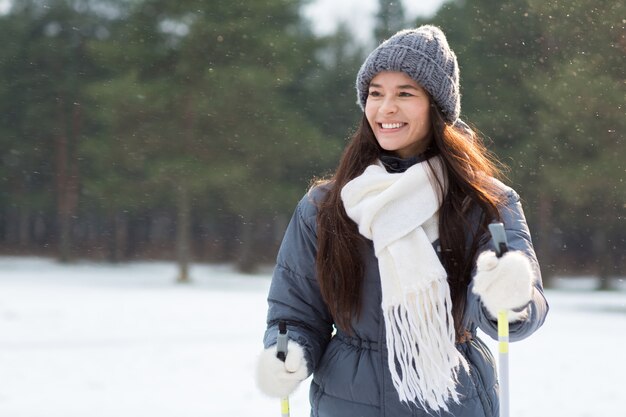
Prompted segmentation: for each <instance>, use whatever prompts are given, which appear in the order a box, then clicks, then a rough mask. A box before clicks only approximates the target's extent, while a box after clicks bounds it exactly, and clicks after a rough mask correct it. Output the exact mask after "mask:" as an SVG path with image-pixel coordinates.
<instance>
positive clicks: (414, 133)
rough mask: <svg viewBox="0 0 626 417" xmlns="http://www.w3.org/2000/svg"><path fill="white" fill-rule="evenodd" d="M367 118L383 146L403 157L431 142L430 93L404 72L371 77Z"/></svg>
mask: <svg viewBox="0 0 626 417" xmlns="http://www.w3.org/2000/svg"><path fill="white" fill-rule="evenodd" d="M365 117H367V121H368V122H369V124H370V127H371V128H372V131H373V132H374V135H375V136H376V140H377V141H378V144H379V145H380V147H381V148H383V149H384V150H386V151H390V152H393V153H395V154H396V155H398V156H399V157H401V158H408V157H411V156H415V155H418V154H420V153H422V152H424V151H425V150H426V148H428V145H429V144H430V141H431V132H430V99H429V97H428V93H426V90H424V89H423V88H422V87H421V86H420V85H419V84H417V83H416V82H415V81H413V79H411V77H409V76H408V75H406V74H405V73H403V72H396V71H384V72H381V73H379V74H377V75H376V76H375V77H374V78H373V79H372V81H371V82H370V86H369V93H368V96H367V102H366V103H365Z"/></svg>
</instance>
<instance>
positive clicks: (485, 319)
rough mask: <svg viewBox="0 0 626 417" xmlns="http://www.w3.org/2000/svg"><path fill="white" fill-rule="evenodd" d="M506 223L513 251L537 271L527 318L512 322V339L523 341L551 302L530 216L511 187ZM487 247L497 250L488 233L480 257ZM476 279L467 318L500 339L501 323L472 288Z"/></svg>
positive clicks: (504, 216)
mask: <svg viewBox="0 0 626 417" xmlns="http://www.w3.org/2000/svg"><path fill="white" fill-rule="evenodd" d="M500 216H501V218H502V223H504V229H505V232H506V237H507V240H508V247H509V250H511V251H521V252H523V253H524V254H526V256H528V258H529V259H530V262H531V265H532V270H533V273H534V274H535V277H534V278H535V280H534V282H535V285H534V288H533V294H532V299H531V301H530V303H529V304H528V305H527V306H526V307H525V310H526V311H524V313H526V314H524V315H523V317H524V318H523V319H521V320H519V321H515V322H512V323H510V324H509V337H510V340H511V341H512V342H514V341H517V340H522V339H524V338H526V337H528V336H530V335H531V334H533V333H534V332H535V331H536V330H537V329H538V328H539V327H541V325H542V324H543V322H544V321H545V319H546V315H547V314H548V303H547V301H546V298H545V296H544V293H543V284H542V281H541V271H540V269H539V263H538V262H537V256H536V254H535V250H534V249H533V244H532V240H531V237H530V231H529V230H528V225H527V224H526V218H525V216H524V212H523V210H522V205H521V203H520V197H519V195H518V194H517V193H516V192H515V191H514V190H512V189H508V192H507V198H506V204H505V205H504V207H503V208H502V209H501V210H500ZM486 250H495V248H494V245H493V242H492V241H491V239H490V236H486V237H485V239H484V241H483V242H482V244H481V245H480V247H479V249H478V251H477V253H476V256H478V255H479V254H480V253H482V252H483V251H486ZM475 275H476V263H475V262H474V270H473V271H472V278H473V277H474V276H475ZM472 288H473V280H472V282H471V283H470V285H469V288H468V291H467V305H466V317H468V318H469V320H470V321H471V322H473V323H474V324H475V325H477V326H478V327H480V329H481V330H482V331H483V332H485V333H486V334H487V335H489V336H490V337H492V338H493V339H497V338H498V323H497V320H495V319H494V318H493V317H491V316H490V314H489V313H487V311H486V310H485V308H484V307H483V305H482V303H481V301H480V297H479V296H477V295H476V294H474V292H473V291H472Z"/></svg>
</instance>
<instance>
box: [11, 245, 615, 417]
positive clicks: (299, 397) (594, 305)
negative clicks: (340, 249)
mask: <svg viewBox="0 0 626 417" xmlns="http://www.w3.org/2000/svg"><path fill="white" fill-rule="evenodd" d="M192 274H193V277H194V282H193V283H192V284H190V285H177V284H175V283H174V277H175V276H176V270H175V266H174V265H173V264H170V263H132V264H124V265H117V266H116V265H107V264H94V263H79V264H76V265H72V266H66V265H60V264H57V263H55V262H54V261H51V260H48V259H41V258H8V257H4V258H0V416H2V417H87V416H88V417H104V416H106V417H126V416H128V417H131V416H132V417H136V416H150V417H173V416H185V417H194V416H198V417H200V416H203V417H207V416H216V417H217V416H228V417H244V416H245V417H248V416H255V417H264V416H268V417H269V416H279V415H280V407H279V402H278V401H276V400H273V399H269V398H265V397H263V395H262V394H260V393H259V392H258V391H257V389H256V387H255V385H254V381H253V377H252V375H253V368H254V363H255V358H256V355H257V353H258V352H259V351H260V349H261V338H262V334H263V331H264V326H265V307H266V304H265V295H266V292H267V289H268V287H269V276H268V275H259V276H243V275H239V274H237V273H235V272H233V271H232V269H231V268H230V267H228V266H215V265H213V266H209V265H202V266H195V267H194V268H193V269H192ZM547 295H548V298H549V301H550V304H551V311H550V314H549V316H548V320H547V322H546V324H545V325H544V327H543V328H542V329H541V330H539V332H537V333H536V334H535V335H533V336H532V337H531V338H529V339H527V340H525V341H522V342H518V343H515V344H512V345H511V357H510V362H511V363H510V366H511V384H512V386H511V390H512V394H511V409H512V413H511V415H512V417H544V416H545V417H618V416H624V415H625V414H624V413H625V411H624V410H625V405H626V402H625V401H624V389H625V388H626V382H624V375H626V358H625V356H624V354H623V352H624V346H626V291H615V292H608V293H596V292H585V291H580V290H577V291H575V290H560V291H557V290H551V291H548V293H547ZM491 347H492V349H494V351H495V342H491ZM305 385H308V383H305ZM291 415H292V416H294V417H299V416H308V415H309V411H308V398H307V389H306V388H305V387H301V388H300V389H299V390H298V391H297V392H296V393H295V394H294V395H293V396H292V398H291Z"/></svg>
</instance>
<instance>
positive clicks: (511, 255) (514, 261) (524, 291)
mask: <svg viewBox="0 0 626 417" xmlns="http://www.w3.org/2000/svg"><path fill="white" fill-rule="evenodd" d="M476 267H477V268H476V269H477V272H476V276H475V277H474V288H473V292H474V293H475V294H477V295H478V296H480V300H481V301H482V303H483V305H484V306H485V308H486V309H487V311H488V312H489V314H491V316H492V317H494V318H495V317H498V311H500V310H508V312H509V313H508V318H509V321H511V322H512V321H517V320H520V319H522V318H523V317H524V316H525V314H526V313H525V312H524V311H521V312H516V311H512V310H516V309H520V308H523V307H524V306H526V304H528V303H529V302H530V300H531V299H532V292H533V280H534V278H533V276H534V274H533V270H532V266H531V264H530V260H529V259H528V257H527V256H526V255H524V254H523V253H522V252H520V251H511V252H506V253H505V254H504V255H502V257H501V258H498V257H496V254H495V253H494V252H493V251H485V252H483V253H481V254H480V255H479V256H478V259H477V261H476Z"/></svg>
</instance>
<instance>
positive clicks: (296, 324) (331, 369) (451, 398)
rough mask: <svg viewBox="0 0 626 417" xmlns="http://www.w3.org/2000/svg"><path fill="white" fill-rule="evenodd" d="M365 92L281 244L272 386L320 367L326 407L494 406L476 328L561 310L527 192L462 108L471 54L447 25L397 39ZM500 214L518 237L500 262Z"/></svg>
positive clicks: (376, 55) (537, 319)
mask: <svg viewBox="0 0 626 417" xmlns="http://www.w3.org/2000/svg"><path fill="white" fill-rule="evenodd" d="M356 88H357V96H358V102H359V105H360V106H361V109H362V110H363V111H364V114H363V117H362V119H361V125H360V127H359V129H358V130H357V132H356V133H355V134H354V135H353V136H352V138H351V141H350V143H349V144H348V146H347V147H346V149H345V151H344V154H343V155H342V157H341V160H340V161H339V166H338V167H337V170H336V172H335V174H334V175H333V176H332V177H331V179H330V180H329V181H324V182H319V183H317V184H316V185H315V186H314V187H313V188H312V189H311V190H310V191H309V192H308V193H307V195H306V196H305V197H304V198H303V199H302V200H301V201H300V204H299V205H298V207H297V209H296V212H295V213H294V216H293V218H292V220H291V223H290V225H289V227H288V229H287V232H286V233H285V237H284V239H283V243H282V245H281V249H280V251H279V254H278V259H277V265H276V268H275V270H274V275H273V278H272V285H271V288H270V292H269V296H268V302H269V310H268V323H267V324H268V327H267V330H266V333H265V339H264V343H265V350H264V351H263V352H262V354H261V356H260V358H259V360H258V368H257V369H258V372H257V376H258V383H259V387H260V388H261V390H262V391H263V392H265V393H266V394H268V395H274V396H287V395H289V394H290V393H291V392H292V391H293V390H294V389H295V388H296V387H297V386H298V384H299V383H300V382H301V381H302V380H304V379H305V378H306V377H307V376H308V375H309V374H311V373H312V374H313V381H312V383H311V392H310V398H311V410H312V413H311V414H312V415H313V416H320V417H322V416H323V417H334V416H348V415H359V416H363V417H374V416H381V415H386V416H396V417H403V416H407V417H408V416H413V417H416V416H417V417H426V416H429V415H433V414H437V415H440V416H442V417H452V416H454V417H479V416H480V417H494V416H496V415H498V408H499V396H498V383H497V377H496V372H495V365H494V360H493V357H492V356H491V353H490V352H489V350H488V349H487V347H486V346H485V344H484V343H483V342H482V341H481V340H480V338H479V337H478V334H477V330H478V329H479V328H480V329H481V330H482V331H483V332H485V333H486V334H487V335H489V336H490V337H492V338H494V339H495V338H497V325H496V319H495V318H496V317H497V315H498V312H500V311H501V310H505V311H507V314H508V319H509V321H510V339H511V341H515V340H520V339H523V338H525V337H527V336H529V335H531V334H532V333H533V332H535V330H537V329H538V328H539V327H540V326H541V325H542V324H543V322H544V320H545V317H546V314H547V311H548V307H547V303H546V300H545V298H544V296H543V288H542V283H541V276H540V272H539V266H538V263H537V258H536V256H535V252H534V249H533V246H532V243H531V239H530V234H529V232H528V227H527V226H526V222H525V219H524V214H523V211H522V208H521V206H520V203H519V196H518V195H517V193H515V191H513V190H512V189H511V188H509V187H507V186H506V185H504V184H503V183H501V182H500V181H498V180H497V179H495V177H496V176H497V175H498V170H497V169H496V164H495V162H494V161H492V159H491V157H490V154H489V152H488V151H487V149H486V148H485V147H484V145H483V144H482V141H481V140H480V138H479V137H478V136H477V135H476V134H475V133H474V132H473V131H472V130H471V129H470V128H469V127H468V126H467V125H466V124H465V123H463V122H462V121H461V119H460V114H461V97H460V94H459V68H458V64H457V59H456V55H455V54H454V53H453V51H452V50H451V49H450V47H449V45H448V42H447V39H446V37H445V35H444V34H443V32H442V31H441V30H440V29H439V28H437V27H434V26H422V27H419V28H417V29H412V30H404V31H400V32H398V33H396V34H395V35H394V36H392V37H391V38H389V39H388V40H386V41H385V42H383V43H382V44H381V45H379V46H378V47H377V48H376V49H375V50H374V51H373V52H372V53H371V54H370V55H369V56H368V57H367V59H366V60H365V62H364V63H363V65H362V66H361V68H360V70H359V72H358V74H357V80H356ZM493 221H500V222H502V223H504V226H505V229H506V234H507V239H508V242H509V252H507V253H506V254H505V255H503V256H502V257H501V258H497V257H496V256H495V254H494V252H493V249H494V247H493V245H492V243H491V240H490V239H489V232H488V225H489V224H490V223H491V222H493ZM505 320H506V319H505ZM279 323H286V325H287V327H288V337H289V339H290V340H289V343H288V353H287V355H286V358H284V362H283V361H281V360H280V359H279V358H277V356H276V350H277V349H276V340H277V333H278V324H279ZM333 328H335V329H336V332H333Z"/></svg>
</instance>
